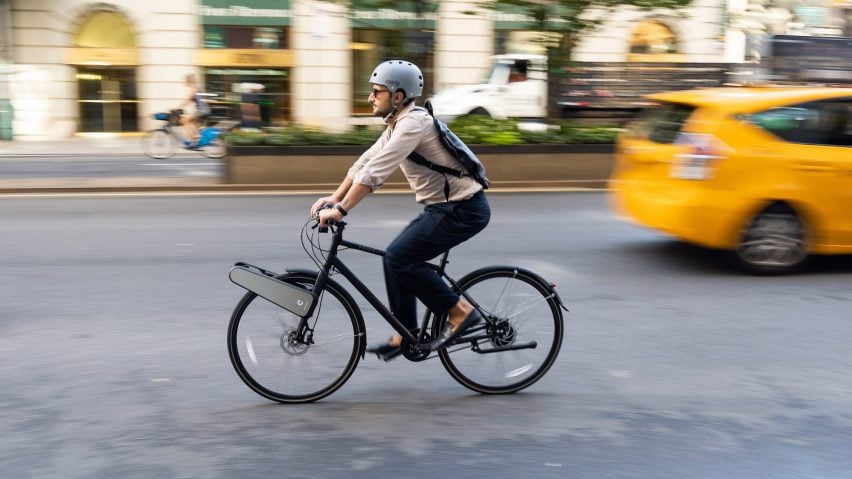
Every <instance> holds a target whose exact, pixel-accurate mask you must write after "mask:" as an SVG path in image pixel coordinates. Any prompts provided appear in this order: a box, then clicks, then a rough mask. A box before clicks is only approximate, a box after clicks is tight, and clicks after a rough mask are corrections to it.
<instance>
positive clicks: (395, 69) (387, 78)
mask: <svg viewBox="0 0 852 479" xmlns="http://www.w3.org/2000/svg"><path fill="white" fill-rule="evenodd" d="M370 83H376V84H379V85H384V86H385V87H387V89H388V90H390V92H391V94H394V93H396V91H397V90H404V91H405V100H409V99H414V98H417V97H419V96H420V95H422V94H423V73H422V72H421V71H420V68H417V65H415V64H413V63H411V62H409V61H405V60H388V61H386V62H382V63H379V65H378V66H376V69H375V70H373V74H372V75H370ZM405 100H403V103H407V101H405Z"/></svg>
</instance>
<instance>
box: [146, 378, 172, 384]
mask: <svg viewBox="0 0 852 479" xmlns="http://www.w3.org/2000/svg"><path fill="white" fill-rule="evenodd" d="M169 381H171V378H154V379H152V380H151V382H152V383H167V382H169Z"/></svg>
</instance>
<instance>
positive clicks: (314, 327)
mask: <svg viewBox="0 0 852 479" xmlns="http://www.w3.org/2000/svg"><path fill="white" fill-rule="evenodd" d="M278 279H280V280H282V281H285V282H287V283H289V284H292V285H295V286H298V287H300V288H305V289H311V288H312V287H313V285H314V282H315V276H313V275H305V274H283V275H280V276H278ZM317 301H318V302H319V304H317V307H316V309H315V311H314V315H313V317H311V318H309V319H308V326H309V327H310V329H311V330H310V331H309V332H308V334H309V336H310V338H311V339H312V341H306V342H301V341H299V340H298V338H297V337H296V336H297V335H296V328H297V327H298V324H299V317H298V316H296V315H294V314H292V313H290V312H288V311H286V310H284V309H281V308H280V307H278V306H276V305H275V304H273V303H271V302H269V301H267V300H265V299H264V298H262V297H260V296H257V295H256V294H254V293H251V292H250V293H246V295H245V296H243V298H242V300H240V302H239V303H238V304H237V307H236V309H234V313H233V315H232V316H231V322H230V325H229V326H228V354H229V356H230V358H231V364H233V366H234V369H235V370H236V371H237V374H238V375H239V376H240V378H241V379H242V380H243V382H245V383H246V385H248V387H249V388H251V389H252V390H253V391H254V392H256V393H258V394H260V395H261V396H263V397H265V398H267V399H271V400H273V401H278V402H281V403H304V402H311V401H316V400H318V399H322V398H324V397H325V396H328V395H329V394H331V393H333V392H334V391H336V390H337V389H338V388H340V387H341V386H342V385H343V384H344V383H345V382H346V381H347V380H348V379H349V377H350V376H352V373H353V372H354V371H355V367H356V366H357V365H358V358H359V357H362V356H363V347H364V321H363V319H362V318H361V313H360V311H359V310H358V308H357V306H356V305H355V302H354V301H353V300H352V297H351V296H350V295H349V294H348V293H347V292H346V291H344V290H343V289H342V288H340V286H339V285H337V284H336V283H332V282H329V283H328V284H327V285H326V288H325V290H324V291H323V293H322V294H320V295H319V297H318V299H317ZM308 343H309V344H308Z"/></svg>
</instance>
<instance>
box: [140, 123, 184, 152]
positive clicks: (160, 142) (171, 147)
mask: <svg viewBox="0 0 852 479" xmlns="http://www.w3.org/2000/svg"><path fill="white" fill-rule="evenodd" d="M142 151H144V152H145V154H146V155H148V156H150V157H151V158H156V159H158V160H162V159H165V158H171V157H172V156H174V154H175V152H176V151H177V141H176V140H175V138H174V137H173V136H172V135H171V134H169V132H168V131H166V130H164V129H162V128H160V129H157V130H150V131H148V132H146V133H145V136H143V137H142Z"/></svg>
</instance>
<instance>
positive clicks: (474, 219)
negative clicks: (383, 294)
mask: <svg viewBox="0 0 852 479" xmlns="http://www.w3.org/2000/svg"><path fill="white" fill-rule="evenodd" d="M489 219H491V208H490V207H489V205H488V199H487V198H486V196H485V193H484V192H482V191H480V192H479V193H476V194H475V195H473V196H472V197H471V198H469V199H467V200H462V201H451V202H446V203H437V204H432V205H427V206H426V207H425V208H424V209H423V212H422V213H420V215H419V216H418V217H417V218H415V219H414V221H412V222H411V223H410V224H409V225H408V226H406V227H405V229H404V230H402V232H401V233H400V234H399V236H397V237H396V238H395V239H394V240H393V241H392V242H391V244H390V246H388V248H387V250H386V254H385V256H384V271H385V283H386V284H387V290H388V305H389V306H390V310H391V312H393V314H394V316H396V317H397V319H399V320H400V321H401V322H402V324H404V325H405V326H406V327H407V328H408V329H414V328H416V327H417V326H418V324H417V301H416V300H417V299H419V300H420V301H421V302H422V303H423V304H424V305H426V307H427V308H429V310H430V311H432V312H436V313H439V314H442V313H446V312H447V311H448V310H449V309H450V308H451V307H452V306H453V305H454V304H456V303H457V302H458V300H459V295H458V294H457V293H454V292H453V290H452V289H450V286H449V285H448V284H447V283H446V282H444V280H443V279H441V277H440V276H438V274H437V273H436V272H435V270H434V269H432V268H431V267H429V266H428V265H427V264H426V262H427V261H429V260H432V259H434V258H436V257H437V256H438V255H440V254H442V253H444V252H445V251H448V250H449V249H450V248H452V247H454V246H456V245H458V244H460V243H462V242H464V241H467V240H468V239H470V238H471V237H472V236H473V235H475V234H476V233H479V232H480V231H482V230H483V228H485V226H486V225H488V220H489Z"/></svg>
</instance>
